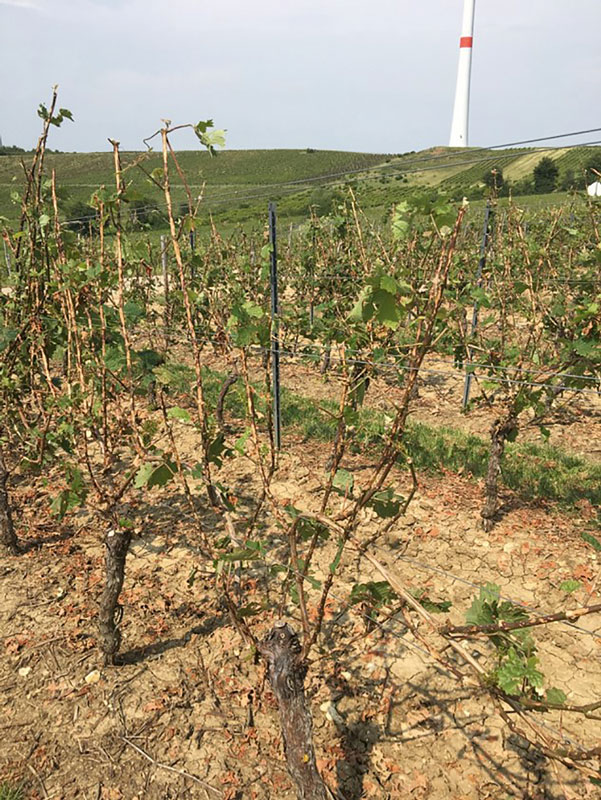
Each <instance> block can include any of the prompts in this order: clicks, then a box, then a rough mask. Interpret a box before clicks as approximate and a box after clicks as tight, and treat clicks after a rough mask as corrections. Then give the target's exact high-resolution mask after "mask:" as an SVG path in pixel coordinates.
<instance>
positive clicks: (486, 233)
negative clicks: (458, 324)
mask: <svg viewBox="0 0 601 800" xmlns="http://www.w3.org/2000/svg"><path fill="white" fill-rule="evenodd" d="M493 214H494V212H493V210H492V206H491V204H490V200H489V201H488V202H487V204H486V212H485V214H484V228H483V230H482V241H481V243H480V259H479V261H478V270H477V272H476V282H477V284H478V287H481V286H482V271H483V270H484V267H485V266H486V250H487V247H488V245H489V241H490V236H491V232H490V223H491V218H492V216H493ZM477 328H478V301H477V300H475V301H474V307H473V311H472V330H471V335H472V336H473V335H474V334H475V333H476V330H477ZM472 356H473V351H472V348H471V347H468V349H467V357H468V360H469V361H471V360H472ZM472 378H473V373H472V372H471V369H470V365H469V364H468V367H467V372H466V374H465V383H464V386H463V410H464V411H465V409H466V408H467V404H468V403H469V399H470V389H471V386H472Z"/></svg>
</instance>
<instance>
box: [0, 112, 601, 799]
mask: <svg viewBox="0 0 601 800" xmlns="http://www.w3.org/2000/svg"><path fill="white" fill-rule="evenodd" d="M40 115H41V117H42V119H43V123H44V127H43V132H42V135H41V137H40V141H39V144H38V148H37V151H36V153H35V155H34V157H33V159H32V161H31V163H30V164H29V165H28V168H27V182H26V187H25V189H24V194H23V199H22V204H21V218H20V221H19V223H18V224H15V225H12V226H11V225H8V224H6V225H5V227H4V228H3V233H2V235H3V240H4V242H5V244H6V247H7V250H8V252H9V254H10V259H9V262H7V263H10V272H7V273H6V274H5V275H4V276H3V291H2V295H1V306H0V313H1V314H2V330H1V338H0V408H1V416H0V547H1V548H2V564H1V566H0V583H1V585H2V590H1V592H0V596H1V597H2V598H3V599H2V600H1V601H0V619H1V620H2V629H1V630H0V637H1V639H0V642H1V648H2V649H1V658H0V682H1V685H2V687H3V697H2V700H0V704H1V705H0V707H1V708H2V731H3V734H4V736H3V744H2V746H0V781H3V780H4V781H6V787H8V786H9V785H11V786H13V787H19V786H22V787H23V791H24V792H25V791H26V792H27V795H26V796H28V797H32V798H36V797H39V798H42V797H65V798H70V797H85V796H87V797H90V796H94V797H99V798H134V797H140V798H141V797H144V798H152V797H156V798H166V797H196V796H199V797H203V796H204V797H222V798H229V799H230V800H233V798H238V797H249V798H269V797H276V796H277V797H282V798H286V797H295V796H296V797H299V798H328V797H332V796H333V797H340V798H347V800H350V799H351V798H355V799H357V798H360V797H363V796H367V797H377V798H392V797H400V796H411V797H436V798H442V797H453V798H460V797H466V798H467V797H474V796H481V797H491V798H504V797H507V796H515V797H531V798H543V797H545V798H556V797H557V798H559V797H565V796H569V797H582V798H585V797H593V796H595V792H596V791H598V789H597V788H596V787H598V786H600V785H601V771H600V764H599V758H600V755H601V750H600V739H601V726H600V719H601V711H600V709H601V699H600V698H599V694H598V686H599V646H600V644H601V620H600V614H601V599H600V592H601V589H600V587H599V583H598V578H599V564H598V557H599V556H598V554H599V553H600V552H601V541H600V540H601V536H600V534H599V529H600V527H601V520H600V518H599V515H598V503H599V499H600V498H599V488H598V487H599V477H600V475H601V466H600V463H599V461H600V459H599V456H598V455H597V456H595V452H599V450H598V445H599V442H601V429H600V425H599V418H600V417H599V415H600V414H601V400H600V397H599V387H600V380H601V346H600V339H601V278H600V273H599V265H600V262H601V238H600V236H599V209H598V206H597V205H596V204H594V203H589V204H586V203H584V201H583V202H582V203H581V204H576V203H574V204H572V205H571V206H570V208H566V209H554V210H553V211H548V212H542V211H541V212H539V213H538V214H537V216H536V217H532V216H530V217H529V218H528V219H526V218H525V217H524V214H523V212H522V211H520V209H519V208H517V207H515V206H513V205H510V206H509V208H508V209H507V210H505V211H503V212H502V213H501V212H500V211H499V212H497V213H495V209H494V203H493V206H492V207H491V208H490V209H489V210H488V212H487V222H486V225H485V228H484V230H482V219H481V216H482V215H481V214H476V213H475V212H474V211H473V210H471V209H470V208H469V206H468V205H467V204H465V205H461V206H455V205H452V204H450V203H449V202H448V200H446V199H445V197H444V195H440V196H438V197H436V198H434V199H432V198H431V199H428V200H423V201H419V202H416V201H413V202H408V201H406V202H403V203H400V204H397V205H396V206H395V207H394V209H393V210H392V213H391V215H390V219H389V221H388V222H387V223H386V225H385V226H381V227H379V226H376V225H374V224H372V223H371V222H370V221H369V219H368V218H366V217H365V216H364V215H363V214H362V212H361V209H360V207H359V204H358V203H357V199H356V194H355V192H354V190H353V188H352V186H349V187H347V188H346V190H345V191H344V193H343V196H342V197H341V200H340V204H339V206H338V209H337V212H336V213H334V214H330V215H328V216H326V217H321V218H317V217H316V216H313V217H310V218H308V219H307V220H306V222H305V223H304V224H303V225H302V226H299V227H297V228H296V229H294V230H292V229H290V230H286V231H283V230H279V231H278V230H277V227H276V224H275V217H274V215H273V213H272V216H271V229H269V228H268V227H267V226H266V227H265V232H264V234H260V235H258V236H250V235H247V234H245V233H242V232H241V233H237V234H234V235H231V236H229V237H228V238H224V237H223V236H222V235H220V233H219V230H218V229H217V228H216V227H213V230H212V235H211V237H210V240H209V241H208V242H207V243H203V244H202V245H201V244H200V243H199V242H196V241H195V240H194V237H193V236H190V234H193V233H194V229H195V226H196V224H197V220H198V219H199V217H200V216H201V215H202V213H203V212H202V204H201V203H199V202H198V200H197V196H196V195H195V193H194V192H193V191H192V189H191V188H190V186H189V184H188V183H187V178H186V173H185V170H184V169H183V167H182V164H181V163H180V161H179V160H178V157H177V156H176V153H175V151H174V148H173V143H172V139H173V138H174V137H175V136H177V130H178V128H177V127H176V128H172V129H169V128H167V127H165V128H162V129H161V130H160V131H158V132H157V134H155V136H154V137H151V139H150V140H149V142H150V143H151V144H153V145H155V146H156V150H157V151H158V154H157V153H155V154H154V155H153V156H152V159H153V161H152V169H150V168H148V164H147V163H146V161H145V159H144V158H142V157H141V158H140V159H138V162H137V163H130V164H128V166H127V167H124V166H123V163H122V159H121V154H120V152H119V145H118V143H117V142H113V143H112V163H113V174H114V176H113V182H112V183H111V184H108V183H107V184H105V185H103V186H99V187H98V189H97V190H95V191H94V192H93V200H92V202H93V207H94V224H93V225H90V226H89V228H88V232H87V235H83V234H79V233H77V232H75V231H73V230H71V229H69V227H67V226H65V225H64V224H63V220H62V218H61V214H60V211H59V204H58V195H59V192H60V187H59V186H57V182H56V178H55V175H54V173H53V172H52V171H51V170H50V171H48V170H47V169H46V160H45V146H46V141H47V136H48V132H49V130H50V128H51V127H52V126H60V124H61V123H62V122H63V121H64V119H68V118H69V116H70V115H69V112H68V111H67V110H65V109H60V110H59V109H57V107H56V97H55V98H53V102H52V104H51V106H50V108H48V109H46V108H45V107H41V109H40ZM188 127H191V128H193V130H194V132H195V133H196V135H197V137H198V139H199V140H200V143H201V144H202V145H203V146H204V147H205V148H206V149H207V150H208V151H209V152H213V151H214V149H215V148H216V147H218V146H219V145H220V144H221V134H220V132H218V131H217V132H215V131H214V130H213V127H212V123H210V122H204V123H198V124H197V125H195V126H188ZM157 161H158V163H157ZM139 169H142V170H143V172H144V173H145V179H146V180H148V181H150V182H151V183H152V184H153V186H154V188H155V190H157V191H158V190H160V192H161V195H162V198H163V206H164V212H163V213H164V214H165V216H166V219H167V221H168V225H169V233H168V235H166V236H165V237H162V239H161V243H160V246H158V243H157V240H156V238H154V239H151V238H148V239H145V238H144V237H140V236H136V237H135V238H133V239H129V238H128V235H127V233H126V231H125V226H124V225H123V222H122V220H123V218H124V216H125V214H126V211H127V207H128V203H129V202H130V197H133V196H134V195H133V194H132V195H130V184H131V176H132V175H133V174H134V171H135V170H139ZM174 182H177V183H178V184H180V185H183V186H184V189H185V193H186V198H187V200H186V202H187V210H186V213H183V214H182V213H180V211H179V209H176V208H174V202H173V197H172V191H171V187H172V184H173V183H174ZM278 234H279V236H278ZM276 273H277V282H276ZM437 414H438V415H439V416H440V417H441V418H440V419H439V422H438V424H437V423H436V421H435V418H436V415H437ZM566 431H567V432H568V433H567V435H565V436H564V435H563V434H564V433H565V432H566ZM570 445H571V446H570ZM516 476H517V477H516ZM554 476H556V479H554ZM557 476H560V477H557ZM478 479H479V480H478ZM512 481H513V482H512ZM282 742H283V745H284V746H283V747H282ZM2 791H4V789H2ZM6 791H7V792H8V788H7V789H6ZM15 791H18V788H17V789H15Z"/></svg>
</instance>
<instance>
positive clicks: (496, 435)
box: [480, 414, 518, 531]
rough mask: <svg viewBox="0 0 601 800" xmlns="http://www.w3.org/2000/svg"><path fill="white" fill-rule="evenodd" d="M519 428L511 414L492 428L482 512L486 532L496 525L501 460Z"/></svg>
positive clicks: (499, 420)
mask: <svg viewBox="0 0 601 800" xmlns="http://www.w3.org/2000/svg"><path fill="white" fill-rule="evenodd" d="M517 426H518V423H517V419H516V418H515V416H514V415H513V414H509V415H508V416H506V417H504V418H503V419H497V420H495V421H494V422H493V424H492V426H491V428H490V453H489V457H488V469H487V471H486V499H485V502H484V508H483V509H482V511H481V512H480V516H481V517H482V525H483V528H484V530H485V531H490V530H492V527H493V525H494V521H493V520H494V516H495V514H496V513H497V511H498V497H499V476H500V475H501V459H502V458H503V453H504V452H505V443H506V441H507V438H508V437H509V436H510V435H511V434H512V433H513V432H514V431H516V430H517Z"/></svg>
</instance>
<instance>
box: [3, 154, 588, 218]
mask: <svg viewBox="0 0 601 800" xmlns="http://www.w3.org/2000/svg"><path fill="white" fill-rule="evenodd" d="M599 154H601V148H586V147H579V148H573V149H569V148H564V149H556V150H553V151H544V150H537V149H532V148H522V149H511V150H502V151H492V150H484V149H479V148H470V149H467V150H466V149H451V148H442V147H441V148H432V149H430V150H425V151H422V152H419V153H407V154H404V155H387V154H370V153H351V152H342V151H328V150H313V149H310V148H308V149H307V150H285V149H283V150H229V151H228V150H225V151H224V152H222V153H220V154H219V156H218V157H216V158H211V157H210V156H209V155H208V154H207V153H206V152H196V151H183V152H180V153H179V159H180V163H181V167H182V169H183V172H184V173H185V175H186V176H187V179H188V180H189V181H190V184H189V186H190V189H191V192H192V194H193V195H194V196H195V197H197V196H198V195H200V194H201V193H202V194H203V197H204V206H203V207H204V209H206V210H210V211H211V213H212V214H213V216H214V217H215V218H216V219H219V220H221V221H223V222H246V221H249V220H254V219H256V218H257V217H258V216H259V215H260V214H261V213H262V212H263V210H264V208H265V204H266V202H267V201H268V200H277V201H278V202H279V206H280V215H281V216H282V217H290V218H294V217H302V216H305V215H306V214H307V213H308V209H309V207H310V206H317V207H318V208H319V210H320V211H322V212H323V211H324V210H329V207H330V206H331V203H332V200H333V199H335V197H336V191H337V190H339V189H342V188H343V187H344V186H345V185H346V184H347V183H348V182H349V181H350V182H352V185H353V187H354V189H355V191H356V194H357V196H358V198H359V200H360V202H361V204H362V206H363V207H364V208H366V209H382V210H385V209H386V208H387V207H389V206H390V205H391V204H392V203H394V202H398V201H399V199H401V198H402V197H403V196H404V195H407V194H409V193H413V192H415V191H419V190H424V189H428V188H434V187H436V188H439V189H441V190H443V191H446V192H448V193H449V194H451V196H456V197H461V196H462V195H464V194H465V195H467V196H468V197H471V198H473V199H477V198H478V197H479V196H482V194H483V191H482V189H483V184H482V177H483V175H484V173H485V172H487V171H490V170H491V169H492V168H500V169H502V170H503V173H504V175H505V178H506V180H509V181H511V182H512V183H515V182H517V181H523V180H524V179H527V178H529V177H530V176H531V174H532V170H533V169H534V167H535V166H536V164H537V163H538V162H539V161H540V159H541V158H543V157H544V156H545V155H549V156H550V157H552V158H553V159H554V160H555V162H556V163H557V166H558V168H559V171H560V179H559V181H560V185H561V182H562V180H564V179H565V177H566V175H569V174H572V175H573V178H574V181H575V182H576V183H577V184H578V185H584V182H585V178H584V168H585V166H586V164H587V163H588V162H589V161H590V160H591V158H592V157H593V156H594V155H599ZM24 157H25V158H27V157H28V156H27V155H25V156H24ZM21 158H22V156H16V155H4V156H0V215H2V216H6V217H8V218H9V219H15V218H16V217H17V216H18V198H19V195H20V192H21V190H22V188H23V178H22V175H23V170H22V167H21V164H20V159H21ZM123 164H124V168H125V176H126V179H127V181H128V182H129V183H130V185H131V187H132V188H133V189H134V190H135V192H134V193H133V195H132V197H134V198H135V199H136V200H137V202H138V203H139V204H142V205H143V204H144V203H148V204H151V205H152V204H153V203H159V202H160V199H161V198H160V192H159V190H158V189H157V187H156V186H155V185H153V183H152V182H151V181H150V180H149V177H148V175H149V174H150V173H151V172H152V170H154V169H156V168H157V167H160V165H161V157H160V154H158V153H155V152H153V153H149V154H147V155H145V156H142V155H141V154H140V153H132V152H126V153H123ZM47 165H48V170H49V171H50V170H55V171H56V175H57V183H58V185H59V187H60V204H61V210H62V212H63V214H64V216H65V218H70V217H74V216H75V217H78V216H81V215H82V213H83V212H82V208H84V211H85V204H86V203H87V202H88V200H89V198H90V195H91V194H92V192H93V190H94V189H96V188H97V187H99V186H102V185H106V186H111V185H112V184H113V182H114V176H113V172H112V154H111V153H110V152H105V153H49V154H48V155H47ZM172 186H173V191H174V201H175V204H176V207H179V205H180V204H181V203H182V202H184V201H185V197H186V195H185V191H184V187H183V185H182V182H181V180H180V178H179V176H177V174H175V173H174V175H173V176H172ZM11 195H12V199H11ZM15 200H16V201H17V203H15ZM549 200H550V201H551V202H552V199H551V198H549Z"/></svg>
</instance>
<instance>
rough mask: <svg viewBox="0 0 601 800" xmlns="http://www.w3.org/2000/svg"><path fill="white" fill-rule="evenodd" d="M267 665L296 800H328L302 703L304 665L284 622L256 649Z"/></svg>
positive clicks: (310, 722) (294, 637)
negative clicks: (294, 785)
mask: <svg viewBox="0 0 601 800" xmlns="http://www.w3.org/2000/svg"><path fill="white" fill-rule="evenodd" d="M259 650H260V652H261V655H262V656H263V658H265V660H266V661H267V665H268V676H269V682H270V684H271V688H272V690H273V693H274V695H275V697H276V700H277V702H278V709H279V714H280V725H281V728H282V737H283V739H284V750H285V752H286V761H287V764H288V771H289V772H290V776H291V777H292V779H293V780H294V783H295V784H296V796H297V798H298V800H328V790H327V787H326V785H325V783H324V782H323V779H322V777H321V775H320V774H319V772H318V771H317V764H316V760H315V748H314V747H313V730H312V729H313V723H312V720H311V714H310V711H309V709H308V707H307V702H306V699H305V688H304V683H305V675H306V664H305V662H304V661H303V659H302V656H301V647H300V642H299V640H298V636H297V635H296V633H295V632H294V630H293V629H292V628H291V627H290V626H289V625H288V624H287V623H285V622H277V623H276V624H275V626H274V627H273V629H272V630H271V632H270V633H269V634H268V636H267V637H266V638H265V639H264V640H263V641H262V642H261V644H260V646H259Z"/></svg>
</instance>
